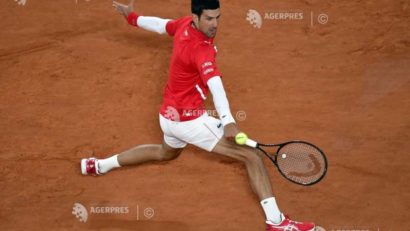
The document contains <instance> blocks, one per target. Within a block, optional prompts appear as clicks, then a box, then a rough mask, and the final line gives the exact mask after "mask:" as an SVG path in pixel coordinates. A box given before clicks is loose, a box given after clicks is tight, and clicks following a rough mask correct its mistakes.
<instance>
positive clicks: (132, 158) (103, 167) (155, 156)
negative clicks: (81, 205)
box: [81, 141, 183, 175]
mask: <svg viewBox="0 0 410 231" xmlns="http://www.w3.org/2000/svg"><path fill="white" fill-rule="evenodd" d="M182 150H183V148H172V147H170V146H169V145H167V144H166V143H165V141H164V142H163V143H162V144H144V145H139V146H136V147H134V148H131V149H129V150H126V151H124V152H121V153H119V154H116V155H113V156H111V157H109V158H106V159H95V158H88V159H83V160H82V161H81V169H82V172H83V174H84V175H88V174H96V175H99V174H105V173H107V172H109V171H111V170H112V169H114V168H118V167H123V166H132V165H139V164H143V163H147V162H152V161H169V160H173V159H175V158H177V157H178V156H179V155H180V154H181V152H182Z"/></svg>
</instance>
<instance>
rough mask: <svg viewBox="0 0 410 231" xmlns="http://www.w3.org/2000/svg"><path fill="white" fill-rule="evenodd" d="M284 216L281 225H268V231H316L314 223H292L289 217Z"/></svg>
mask: <svg viewBox="0 0 410 231" xmlns="http://www.w3.org/2000/svg"><path fill="white" fill-rule="evenodd" d="M281 216H282V222H281V223H280V224H271V223H266V231H314V230H315V224H313V223H312V222H298V221H292V220H291V219H290V218H289V217H288V216H284V215H283V214H282V215H281Z"/></svg>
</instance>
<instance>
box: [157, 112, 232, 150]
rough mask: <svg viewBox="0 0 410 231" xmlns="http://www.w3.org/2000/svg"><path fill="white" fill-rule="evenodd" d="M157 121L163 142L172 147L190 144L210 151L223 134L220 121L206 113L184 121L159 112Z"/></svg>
mask: <svg viewBox="0 0 410 231" xmlns="http://www.w3.org/2000/svg"><path fill="white" fill-rule="evenodd" d="M159 122H160V125H161V129H162V131H163V132H164V140H165V143H166V144H168V145H169V146H171V147H172V148H183V147H185V146H186V145H187V144H192V145H195V146H197V147H199V148H202V149H204V150H207V151H208V152H210V151H212V150H213V149H214V147H215V146H216V144H217V143H218V142H219V140H220V139H221V138H222V137H223V134H224V129H223V126H222V123H221V121H220V120H218V119H216V118H214V117H212V116H209V115H208V114H206V113H205V114H203V115H202V116H200V117H198V118H196V119H194V120H190V121H184V122H176V121H172V120H168V119H166V118H164V117H163V116H162V115H161V114H160V115H159Z"/></svg>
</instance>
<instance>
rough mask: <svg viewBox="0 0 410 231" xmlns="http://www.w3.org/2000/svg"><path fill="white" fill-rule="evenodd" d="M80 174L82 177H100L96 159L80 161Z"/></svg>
mask: <svg viewBox="0 0 410 231" xmlns="http://www.w3.org/2000/svg"><path fill="white" fill-rule="evenodd" d="M81 173H82V174H83V175H94V176H97V175H101V174H102V173H101V172H100V167H99V166H98V159H96V158H94V157H91V158H87V159H82V160H81Z"/></svg>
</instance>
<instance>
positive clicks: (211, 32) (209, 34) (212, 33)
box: [206, 28, 217, 38]
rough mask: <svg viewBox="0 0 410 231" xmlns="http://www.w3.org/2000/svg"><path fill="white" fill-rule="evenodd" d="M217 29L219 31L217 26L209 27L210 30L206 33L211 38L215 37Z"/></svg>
mask: <svg viewBox="0 0 410 231" xmlns="http://www.w3.org/2000/svg"><path fill="white" fill-rule="evenodd" d="M216 31H217V29H216V28H214V29H209V30H208V33H206V35H207V36H208V37H209V38H214V37H215V36H216Z"/></svg>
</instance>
